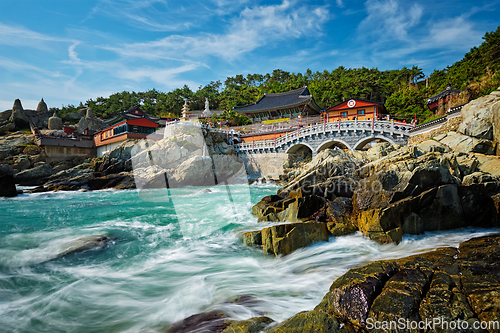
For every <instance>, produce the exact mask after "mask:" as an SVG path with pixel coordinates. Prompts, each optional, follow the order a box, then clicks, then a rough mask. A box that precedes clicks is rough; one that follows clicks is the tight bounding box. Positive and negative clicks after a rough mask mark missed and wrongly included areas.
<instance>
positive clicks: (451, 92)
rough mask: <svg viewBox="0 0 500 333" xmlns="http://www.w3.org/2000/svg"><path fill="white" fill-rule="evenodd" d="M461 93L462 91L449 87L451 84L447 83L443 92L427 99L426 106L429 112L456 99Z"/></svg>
mask: <svg viewBox="0 0 500 333" xmlns="http://www.w3.org/2000/svg"><path fill="white" fill-rule="evenodd" d="M461 92H462V90H458V89H453V88H452V87H451V83H448V85H447V86H446V89H445V90H443V91H441V92H440V93H439V94H437V95H434V96H432V97H429V98H427V103H426V105H427V107H428V108H429V109H430V110H432V109H435V108H437V107H438V106H440V105H444V104H446V103H447V102H449V101H451V100H452V99H455V98H457V97H458V95H459V94H460V93H461Z"/></svg>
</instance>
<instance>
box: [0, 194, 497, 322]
mask: <svg viewBox="0 0 500 333" xmlns="http://www.w3.org/2000/svg"><path fill="white" fill-rule="evenodd" d="M208 189H209V190H210V191H207V188H196V187H192V188H184V189H174V190H166V189H164V190H149V191H142V192H141V191H139V190H126V191H96V192H55V193H52V192H51V193H40V194H23V195H21V196H18V197H16V198H8V199H6V198H3V199H0V214H1V215H0V332H160V331H163V330H164V329H165V328H166V327H168V325H169V324H171V323H173V322H175V321H178V320H181V319H183V318H185V317H187V316H189V315H192V314H195V313H199V312H202V311H207V310H213V309H218V310H222V311H225V312H226V313H228V314H229V315H231V316H232V317H233V318H236V319H247V318H250V317H253V316H259V315H267V316H269V317H271V318H273V319H274V320H276V321H282V320H284V319H286V318H288V317H290V316H292V315H294V314H295V313H297V312H299V311H303V310H310V309H312V308H314V306H316V305H317V304H318V303H319V302H320V301H321V299H322V297H323V295H324V294H325V293H326V292H327V290H328V288H329V287H330V285H331V283H332V281H333V280H334V279H335V278H336V277H338V276H340V275H341V274H343V273H345V272H346V271H347V270H348V269H349V268H351V267H353V266H356V265H359V264H362V263H365V262H367V261H371V260H377V259H385V258H396V257H403V256H406V255H409V254H413V253H417V252H420V251H424V250H427V249H432V248H435V247H439V246H447V245H451V246H456V245H457V244H458V243H459V242H461V241H463V240H465V239H468V238H470V237H472V236H473V235H482V234H485V233H488V232H491V231H492V230H479V231H476V230H473V229H465V230H459V231H454V232H447V233H427V234H424V235H422V236H418V237H407V238H405V239H404V241H403V242H402V243H401V244H400V245H399V246H394V245H384V246H382V245H378V244H376V243H374V242H372V241H370V240H368V239H367V238H365V237H363V236H362V235H360V234H359V233H358V234H355V235H350V236H345V237H339V238H332V239H331V240H330V242H323V243H318V244H315V245H313V246H310V247H307V248H305V249H300V250H298V251H296V252H294V253H292V254H291V255H289V256H286V257H282V258H274V257H270V256H264V255H263V254H262V253H261V251H259V250H258V249H253V248H248V247H246V246H244V245H243V244H242V243H241V240H240V238H239V234H240V233H241V232H243V231H246V230H252V229H257V228H261V227H263V226H265V225H266V224H262V223H257V221H256V218H255V217H253V216H252V215H251V213H250V212H251V206H252V205H253V204H255V203H256V202H257V201H259V200H260V198H262V197H263V196H265V195H269V194H275V193H276V190H277V188H276V187H272V186H262V185H261V186H246V185H231V186H214V187H210V188H208ZM97 234H106V235H108V236H109V237H110V238H111V239H112V241H111V242H110V243H109V244H108V245H107V246H106V247H105V248H104V249H101V250H94V251H87V252H83V253H78V254H75V255H71V256H67V257H63V258H59V259H54V258H55V257H56V256H57V254H58V253H59V252H61V251H62V250H64V244H65V243H67V242H69V241H72V240H75V239H77V238H80V237H84V236H89V235H97ZM242 296H244V299H245V300H246V302H236V303H234V302H232V301H233V300H235V299H236V298H238V297H242Z"/></svg>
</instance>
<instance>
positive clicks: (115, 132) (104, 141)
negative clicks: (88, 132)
mask: <svg viewBox="0 0 500 333" xmlns="http://www.w3.org/2000/svg"><path fill="white" fill-rule="evenodd" d="M152 118H153V117H150V116H149V115H148V114H146V113H145V112H143V111H142V110H141V109H140V108H139V107H137V106H136V107H132V108H130V109H128V110H127V111H124V112H121V113H120V114H118V115H117V116H116V117H114V118H112V119H110V120H108V121H106V124H107V127H106V128H104V129H103V130H100V131H98V132H96V133H94V142H95V146H96V147H97V156H102V155H103V154H104V153H106V152H108V151H110V150H112V149H113V148H115V147H118V146H119V145H120V144H121V143H123V141H125V140H129V139H146V138H153V139H154V135H152V134H154V133H155V131H156V129H157V128H158V127H159V124H158V122H156V121H154V120H153V119H152ZM155 119H159V118H155ZM161 138H163V135H158V140H160V139H161Z"/></svg>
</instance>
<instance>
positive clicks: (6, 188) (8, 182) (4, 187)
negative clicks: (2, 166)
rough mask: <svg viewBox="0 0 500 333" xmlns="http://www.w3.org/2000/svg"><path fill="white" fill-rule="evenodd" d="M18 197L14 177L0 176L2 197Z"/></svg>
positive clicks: (0, 195) (0, 193)
mask: <svg viewBox="0 0 500 333" xmlns="http://www.w3.org/2000/svg"><path fill="white" fill-rule="evenodd" d="M16 195H17V190H16V182H15V180H14V176H12V175H9V174H3V175H1V174H0V197H15V196H16Z"/></svg>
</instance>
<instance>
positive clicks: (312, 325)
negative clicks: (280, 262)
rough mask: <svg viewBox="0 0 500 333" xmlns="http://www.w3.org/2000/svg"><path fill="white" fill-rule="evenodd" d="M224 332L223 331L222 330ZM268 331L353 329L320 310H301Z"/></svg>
mask: <svg viewBox="0 0 500 333" xmlns="http://www.w3.org/2000/svg"><path fill="white" fill-rule="evenodd" d="M224 332H225V331H224ZM267 332H268V333H340V332H345V333H348V332H352V333H354V332H355V331H354V329H348V328H346V327H343V325H341V323H340V322H339V321H338V320H337V318H335V317H333V316H330V315H328V314H326V313H324V312H321V311H303V312H299V313H297V314H296V315H295V316H293V317H291V318H288V319H287V320H285V321H283V322H281V323H279V324H278V325H276V326H274V327H273V328H271V329H270V330H269V331H267Z"/></svg>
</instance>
